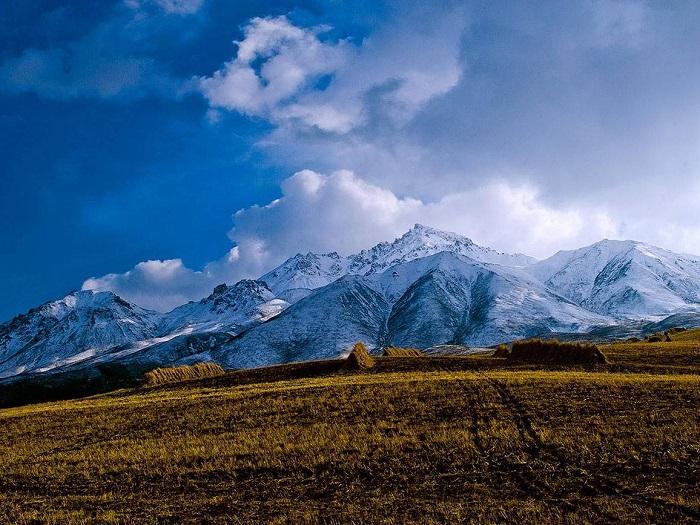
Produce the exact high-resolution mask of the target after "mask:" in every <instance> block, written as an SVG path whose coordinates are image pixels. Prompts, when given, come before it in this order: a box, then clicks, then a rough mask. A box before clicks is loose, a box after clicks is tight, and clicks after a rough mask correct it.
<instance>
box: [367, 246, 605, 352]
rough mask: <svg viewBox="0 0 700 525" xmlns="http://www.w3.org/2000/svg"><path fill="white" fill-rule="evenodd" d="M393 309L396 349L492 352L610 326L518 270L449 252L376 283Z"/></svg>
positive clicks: (390, 329) (390, 325) (391, 338)
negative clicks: (527, 340) (447, 347)
mask: <svg viewBox="0 0 700 525" xmlns="http://www.w3.org/2000/svg"><path fill="white" fill-rule="evenodd" d="M374 280H375V282H376V283H377V286H378V287H379V288H380V289H381V290H382V291H383V293H384V294H385V297H386V298H387V301H389V302H391V303H392V304H393V307H392V311H391V314H390V316H389V318H388V320H387V335H386V339H387V341H388V343H390V344H393V345H396V346H419V347H421V348H426V347H429V346H433V345H438V344H443V343H457V344H466V345H469V346H488V345H493V344H497V343H499V342H503V341H507V340H511V339H514V338H523V337H530V336H535V335H542V334H548V333H552V332H559V331H566V332H577V331H583V330H586V329H588V328H590V327H592V326H594V325H599V324H607V323H608V319H606V318H605V317H604V316H601V315H597V314H595V313H592V312H589V311H587V310H585V309H584V308H581V307H580V306H578V305H576V304H574V303H573V302H571V301H569V300H568V299H566V298H564V297H561V296H559V295H557V294H555V293H553V292H551V291H550V290H548V289H547V288H546V287H544V286H542V284H540V283H538V282H537V281H535V280H534V279H533V278H532V277H531V276H530V275H528V274H527V273H526V272H524V271H522V270H521V269H518V268H508V267H505V266H501V265H498V264H488V263H481V262H478V261H475V260H473V259H469V258H467V257H463V256H459V255H455V254H452V253H447V252H442V253H439V254H437V255H433V256H431V257H425V258H423V259H417V260H415V261H412V262H409V263H406V264H401V265H397V266H395V267H393V268H391V269H389V270H387V271H385V272H383V273H382V274H379V275H377V276H376V277H375V278H374Z"/></svg>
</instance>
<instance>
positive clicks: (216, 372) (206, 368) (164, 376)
mask: <svg viewBox="0 0 700 525" xmlns="http://www.w3.org/2000/svg"><path fill="white" fill-rule="evenodd" d="M225 373H226V371H225V370H224V369H223V368H221V367H220V366H219V365H217V364H214V363H196V364H194V365H187V366H176V367H172V368H156V369H154V370H151V371H150V372H146V374H145V375H144V384H145V385H146V386H156V385H164V384H166V383H179V382H180V381H187V380H190V379H202V378H205V377H216V376H222V375H224V374H225Z"/></svg>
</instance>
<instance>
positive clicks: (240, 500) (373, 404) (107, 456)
mask: <svg viewBox="0 0 700 525" xmlns="http://www.w3.org/2000/svg"><path fill="white" fill-rule="evenodd" d="M698 339H699V333H698V332H689V333H685V334H682V335H680V334H678V335H677V337H676V338H674V340H673V341H672V342H670V343H644V342H641V343H634V344H632V343H616V344H611V345H606V346H604V347H601V349H602V350H603V351H604V352H605V354H606V355H607V357H608V359H609V361H610V364H601V365H595V366H593V367H576V368H569V369H562V368H551V367H550V368H543V367H540V368H536V367H533V366H532V365H529V366H525V365H512V364H508V363H507V362H506V360H503V359H494V358H490V357H479V356H476V357H450V358H434V357H416V358H411V357H402V358H400V359H397V358H391V357H384V358H374V366H373V367H371V368H370V369H365V370H348V369H347V367H342V366H339V365H338V364H337V363H334V362H323V363H317V364H313V365H291V366H283V367H275V368H270V369H265V370H257V371H251V372H235V373H230V374H226V375H224V376H221V377H214V378H207V379H200V380H195V381H189V382H183V383H179V384H173V385H163V386H158V387H153V388H143V389H135V390H122V391H118V392H114V393H111V394H106V395H101V396H96V397H92V398H86V399H81V400H73V401H62V402H55V403H44V404H37V405H28V406H24V407H19V408H11V409H5V410H0V428H2V430H1V431H0V522H1V523H12V524H33V523H55V524H59V523H60V524H63V523H66V524H83V523H113V524H114V523H124V524H131V523H134V524H141V523H143V524H170V523H173V524H175V523H192V524H199V523H212V524H215V523H226V524H228V523H240V524H251V523H280V524H282V523H285V524H286V523H289V524H304V523H308V524H334V523H355V524H362V523H386V524H399V523H421V524H443V523H455V524H456V523H513V522H518V523H532V524H535V523H537V524H540V523H571V524H576V523H697V522H700V491H698V486H699V484H700V410H699V409H698V407H700V373H699V372H700V342H699V341H698Z"/></svg>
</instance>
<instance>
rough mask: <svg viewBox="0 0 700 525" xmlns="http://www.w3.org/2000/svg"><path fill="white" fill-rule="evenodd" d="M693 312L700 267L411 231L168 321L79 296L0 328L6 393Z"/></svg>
mask: <svg viewBox="0 0 700 525" xmlns="http://www.w3.org/2000/svg"><path fill="white" fill-rule="evenodd" d="M698 312H700V257H695V256H691V255H684V254H675V253H673V252H670V251H669V250H664V249H662V248H658V247H655V246H652V245H649V244H646V243H641V242H637V241H614V240H607V239H605V240H602V241H599V242H598V243H594V244H591V245H590V246H586V247H583V248H579V249H577V250H567V251H560V252H557V253H556V254H555V255H553V256H552V257H549V258H547V259H544V260H541V261H538V260H535V259H533V258H531V257H528V256H525V255H522V254H507V253H502V252H497V251H495V250H492V249H490V248H485V247H481V246H479V245H477V244H476V243H474V242H473V241H472V240H471V239H469V238H467V237H464V236H461V235H457V234H454V233H449V232H442V231H440V230H437V229H435V228H430V227H427V226H422V225H420V224H416V225H415V226H414V227H413V228H411V229H410V230H409V231H408V232H406V233H404V234H403V235H401V236H400V237H397V238H396V239H394V240H393V241H390V242H389V241H387V242H382V243H379V244H377V245H375V246H374V247H372V248H369V249H366V250H362V251H360V252H358V253H357V254H353V255H349V256H342V255H340V254H338V253H337V252H329V253H326V254H314V253H307V254H305V255H302V254H297V255H295V256H294V257H291V258H289V259H288V260H286V261H285V262H283V263H282V264H281V265H279V266H278V267H277V268H274V269H273V270H270V271H269V272H267V273H265V274H264V275H263V276H262V277H260V278H259V279H258V280H251V279H245V280H242V281H239V282H237V283H234V284H231V285H227V284H222V285H219V286H217V287H216V288H215V289H214V290H213V292H212V293H211V294H210V295H209V296H207V297H205V298H203V299H201V300H200V301H193V302H190V303H187V304H185V305H181V306H179V307H177V308H175V309H173V310H172V311H170V312H168V313H164V314H163V313H157V312H153V311H150V310H146V309H143V308H141V307H139V306H138V305H135V304H132V303H129V302H128V301H125V300H124V299H122V298H120V297H119V296H117V295H115V294H113V293H112V292H92V291H78V292H71V293H70V294H68V295H66V296H65V297H64V298H62V299H59V300H56V301H49V302H47V303H45V304H43V305H41V306H39V307H37V308H33V309H31V310H29V311H28V312H27V313H26V314H21V315H19V316H16V317H15V318H13V319H12V320H10V321H8V322H6V323H3V324H0V379H2V378H12V377H16V376H22V375H26V374H32V373H52V371H59V370H65V369H74V368H76V367H90V366H97V365H98V364H99V365H100V366H102V365H103V364H105V363H114V364H117V363H122V364H124V365H125V366H127V365H128V366H132V365H134V364H137V363H140V364H141V365H142V366H146V365H148V366H151V365H153V366H156V365H171V364H179V363H184V362H190V361H192V360H197V359H200V360H215V361H217V362H220V363H222V364H224V365H226V366H236V367H238V366H262V365H263V364H273V363H278V362H287V361H289V360H301V359H317V358H326V357H337V356H338V355H342V353H343V352H344V351H345V348H346V346H348V345H350V344H352V343H353V342H354V341H356V340H364V341H365V342H366V343H367V344H368V346H370V347H376V348H378V347H380V346H382V345H385V344H399V345H404V346H434V345H435V344H442V343H459V344H467V345H490V344H495V343H498V342H502V341H506V340H510V339H515V338H521V337H530V336H533V335H544V336H547V335H555V334H557V333H562V334H567V337H568V336H571V334H577V333H579V334H582V333H585V331H586V330H597V333H614V332H616V330H614V329H613V327H615V326H620V327H621V326H625V325H627V326H630V327H632V326H638V325H639V323H640V322H660V321H662V320H663V319H666V318H668V319H671V318H674V316H675V318H676V319H682V320H683V322H684V323H693V322H694V321H693V319H696V318H697V319H698V325H700V313H698ZM669 322H670V321H669ZM617 332H618V333H623V332H624V330H623V329H620V330H617Z"/></svg>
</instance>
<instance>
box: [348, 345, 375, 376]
mask: <svg viewBox="0 0 700 525" xmlns="http://www.w3.org/2000/svg"><path fill="white" fill-rule="evenodd" d="M345 366H346V368H349V369H350V370H366V369H368V368H372V367H373V366H374V358H373V357H372V356H371V355H369V352H368V351H367V347H366V346H365V345H364V343H355V346H353V347H352V352H350V355H348V358H347V359H346V360H345Z"/></svg>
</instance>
